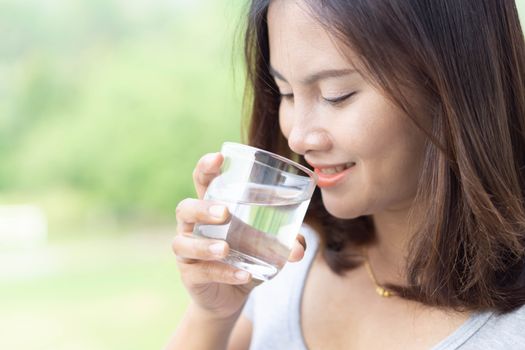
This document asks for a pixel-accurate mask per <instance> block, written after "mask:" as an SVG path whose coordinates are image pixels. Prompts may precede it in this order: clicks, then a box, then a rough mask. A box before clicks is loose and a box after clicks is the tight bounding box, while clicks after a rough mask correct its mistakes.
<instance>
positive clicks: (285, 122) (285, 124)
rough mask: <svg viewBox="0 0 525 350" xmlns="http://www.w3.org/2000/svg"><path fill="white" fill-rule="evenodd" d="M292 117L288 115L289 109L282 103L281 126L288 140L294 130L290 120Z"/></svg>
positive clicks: (280, 109) (280, 112)
mask: <svg viewBox="0 0 525 350" xmlns="http://www.w3.org/2000/svg"><path fill="white" fill-rule="evenodd" d="M290 117H291V116H289V115H288V113H287V108H286V106H284V104H282V103H281V105H280V106H279V126H280V128H281V132H282V133H283V135H284V137H285V138H286V139H288V135H290V131H291V130H292V125H293V121H292V120H291V118H290Z"/></svg>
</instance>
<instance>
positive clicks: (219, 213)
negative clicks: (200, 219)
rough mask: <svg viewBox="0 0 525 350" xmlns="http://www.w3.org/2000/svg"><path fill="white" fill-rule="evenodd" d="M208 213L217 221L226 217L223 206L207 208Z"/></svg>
mask: <svg viewBox="0 0 525 350" xmlns="http://www.w3.org/2000/svg"><path fill="white" fill-rule="evenodd" d="M208 211H209V213H210V214H211V215H212V216H214V217H216V218H218V219H222V218H223V217H224V215H226V207H225V206H224V205H218V204H216V205H212V206H211V207H209V208H208Z"/></svg>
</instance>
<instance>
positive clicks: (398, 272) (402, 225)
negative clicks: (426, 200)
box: [367, 210, 413, 285]
mask: <svg viewBox="0 0 525 350" xmlns="http://www.w3.org/2000/svg"><path fill="white" fill-rule="evenodd" d="M372 221H373V223H374V229H375V236H376V240H375V242H374V244H372V245H371V246H370V247H369V248H368V251H367V254H368V259H369V262H370V265H371V267H372V269H373V271H374V274H375V276H376V278H377V280H378V282H380V283H381V284H384V283H394V284H400V285H405V284H406V273H405V270H406V263H407V255H408V244H409V241H410V238H411V237H412V234H413V233H411V232H410V229H409V227H410V225H409V221H408V210H399V211H385V212H382V213H378V214H374V215H373V216H372Z"/></svg>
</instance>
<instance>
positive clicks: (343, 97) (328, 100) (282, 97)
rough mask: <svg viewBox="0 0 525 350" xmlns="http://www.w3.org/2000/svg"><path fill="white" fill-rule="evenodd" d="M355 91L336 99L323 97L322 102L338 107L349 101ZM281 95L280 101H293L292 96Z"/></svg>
mask: <svg viewBox="0 0 525 350" xmlns="http://www.w3.org/2000/svg"><path fill="white" fill-rule="evenodd" d="M355 93H356V92H355V91H354V92H351V93H349V94H346V95H342V96H338V97H335V98H331V99H328V98H325V97H323V100H324V101H325V102H327V103H329V104H331V105H334V106H336V105H338V104H340V103H342V102H344V101H346V100H347V99H349V98H350V97H352V96H353V95H355ZM280 95H281V99H293V94H280Z"/></svg>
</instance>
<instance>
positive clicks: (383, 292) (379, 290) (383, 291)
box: [376, 286, 392, 298]
mask: <svg viewBox="0 0 525 350" xmlns="http://www.w3.org/2000/svg"><path fill="white" fill-rule="evenodd" d="M376 292H377V294H379V295H380V296H382V297H385V298H388V297H391V296H392V293H391V292H390V291H388V290H386V289H385V288H383V287H379V286H378V287H376Z"/></svg>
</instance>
